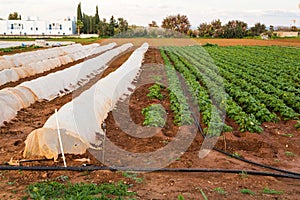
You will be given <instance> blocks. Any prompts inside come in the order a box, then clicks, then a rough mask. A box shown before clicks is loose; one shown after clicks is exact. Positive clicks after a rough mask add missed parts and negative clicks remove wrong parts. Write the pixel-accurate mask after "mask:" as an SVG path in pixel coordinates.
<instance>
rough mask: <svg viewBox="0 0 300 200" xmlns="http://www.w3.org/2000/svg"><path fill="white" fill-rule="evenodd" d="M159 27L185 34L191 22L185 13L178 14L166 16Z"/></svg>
mask: <svg viewBox="0 0 300 200" xmlns="http://www.w3.org/2000/svg"><path fill="white" fill-rule="evenodd" d="M161 27H162V28H166V29H171V30H174V31H178V32H180V33H185V34H187V32H188V30H189V29H190V27H191V24H190V22H189V19H188V17H187V16H186V15H180V14H178V15H171V16H168V17H166V18H165V19H164V20H163V21H162V25H161Z"/></svg>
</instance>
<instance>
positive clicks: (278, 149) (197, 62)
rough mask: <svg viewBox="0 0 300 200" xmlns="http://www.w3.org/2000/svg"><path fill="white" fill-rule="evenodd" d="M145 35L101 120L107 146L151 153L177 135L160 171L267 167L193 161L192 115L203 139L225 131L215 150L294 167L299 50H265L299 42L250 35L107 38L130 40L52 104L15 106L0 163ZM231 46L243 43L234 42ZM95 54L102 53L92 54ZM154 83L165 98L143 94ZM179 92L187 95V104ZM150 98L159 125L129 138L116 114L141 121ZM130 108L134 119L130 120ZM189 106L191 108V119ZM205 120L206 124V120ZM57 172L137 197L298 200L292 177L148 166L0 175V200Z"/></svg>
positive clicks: (17, 154) (298, 143) (214, 158)
mask: <svg viewBox="0 0 300 200" xmlns="http://www.w3.org/2000/svg"><path fill="white" fill-rule="evenodd" d="M145 41H146V42H148V43H149V45H150V48H149V49H148V50H147V52H146V53H145V55H144V61H143V65H142V67H141V69H142V70H141V74H140V77H139V78H138V79H137V80H136V81H134V83H133V84H134V85H135V86H136V90H135V91H134V92H133V93H132V94H131V96H130V98H127V99H126V100H125V101H123V102H118V104H117V106H116V109H115V110H114V111H112V112H109V113H108V117H107V119H106V120H105V122H106V126H107V127H106V135H107V138H108V139H109V140H110V141H111V142H112V143H113V144H115V145H116V146H118V147H120V148H122V149H124V150H126V151H128V152H133V153H149V152H154V151H158V150H159V149H162V148H164V147H165V146H167V145H168V144H172V142H173V141H174V142H179V143H178V144H179V145H180V144H181V143H180V139H182V140H183V139H184V138H185V137H191V138H192V140H191V142H190V145H189V146H188V148H187V149H186V151H184V152H182V154H180V156H178V157H176V158H175V159H174V160H172V162H170V163H168V165H166V166H163V167H167V168H191V169H192V168H208V169H237V170H243V171H246V170H254V171H268V172H274V171H271V170H270V169H264V168H261V167H258V166H255V165H250V164H248V163H245V162H242V161H240V160H236V159H234V158H232V157H229V156H226V155H224V154H221V153H219V152H217V151H215V150H212V151H210V152H209V153H208V155H207V156H205V157H204V158H199V156H198V153H199V150H200V148H201V144H202V143H203V141H204V139H203V136H202V135H201V132H200V131H199V130H197V126H196V125H195V124H194V121H193V116H196V118H197V119H198V121H199V122H200V125H201V127H202V128H203V129H204V131H203V133H204V135H205V136H206V137H210V136H218V134H219V133H218V130H221V129H222V130H223V133H222V134H221V136H219V137H216V138H217V141H216V145H215V147H216V148H218V149H221V150H223V151H226V152H228V153H231V154H234V155H237V156H238V157H242V158H245V159H249V160H251V161H255V162H258V163H261V164H265V165H270V166H273V167H277V168H280V169H285V170H290V171H294V172H297V173H300V171H299V167H300V157H299V156H300V131H299V130H297V129H296V127H295V126H296V125H297V123H298V122H297V119H299V114H300V101H299V100H300V97H299V96H300V64H299V63H300V62H299V61H300V58H299V53H300V50H299V49H297V48H289V47H280V46H269V45H281V44H283V43H284V44H286V46H293V45H295V46H297V45H298V40H290V42H283V40H278V41H277V40H274V41H272V43H271V41H270V43H268V44H267V43H265V41H262V40H257V41H259V42H258V43H259V44H257V43H256V40H255V42H253V41H252V40H227V42H225V40H224V41H223V40H221V39H220V40H219V39H218V40H206V39H197V40H190V39H163V40H158V39H137V40H135V39H113V40H105V42H104V44H107V43H111V42H116V43H117V45H118V47H119V46H120V45H122V44H125V43H129V42H132V43H133V44H134V46H133V47H131V48H129V49H128V50H126V51H124V52H123V53H121V54H119V55H118V56H115V57H114V59H112V60H111V61H110V62H108V63H107V68H106V69H105V70H104V71H103V72H102V73H101V74H98V75H95V76H94V77H93V78H91V79H90V80H89V81H88V82H87V83H86V84H85V85H83V86H81V87H79V88H77V89H76V90H74V91H72V92H70V93H68V94H65V95H63V96H59V97H56V98H54V99H51V100H49V101H36V102H34V103H33V104H32V105H30V106H29V107H27V108H23V109H22V110H20V111H19V112H18V113H17V115H16V117H15V118H14V119H13V120H11V121H10V122H7V123H5V124H4V126H2V127H1V128H0V132H1V135H0V136H1V137H0V144H1V147H0V163H1V164H4V163H7V162H8V161H10V159H11V158H13V160H21V159H23V156H22V155H23V151H24V148H25V144H24V141H25V140H26V137H27V136H28V135H29V134H30V133H31V132H32V131H34V130H35V129H38V128H41V127H43V126H44V124H45V122H46V121H47V120H48V118H49V117H50V116H51V115H52V114H53V113H54V110H55V109H60V108H61V107H62V106H64V105H65V104H67V103H68V102H70V101H72V98H73V97H74V96H79V95H80V94H82V93H83V92H84V91H86V90H88V89H89V88H91V87H92V86H93V85H94V84H96V83H97V82H98V81H99V80H101V79H103V78H105V77H107V76H109V75H110V74H111V73H113V72H114V71H116V70H117V69H118V68H119V67H120V66H121V65H122V64H123V63H124V62H125V61H126V60H127V59H128V58H129V57H130V56H131V55H132V54H133V52H134V50H136V49H137V48H138V47H139V46H140V45H141V44H142V43H143V42H145ZM216 41H217V42H216ZM249 41H251V42H249ZM292 41H293V42H292ZM252 42H253V43H252ZM267 42H269V41H267ZM276 42H278V43H276ZM196 43H201V44H205V43H212V44H213V43H217V44H219V45H220V46H229V47H216V46H206V47H201V46H199V45H197V46H194V45H195V44H196ZM237 44H239V45H246V46H245V47H242V46H235V45H237ZM299 44H300V43H299ZM192 45H193V46H192ZM248 45H250V46H248ZM260 45H263V46H260ZM284 46H285V45H284ZM101 54H103V53H99V54H98V55H97V56H101ZM92 58H94V57H93V56H89V57H87V58H85V59H79V60H77V61H75V62H72V63H68V64H66V65H62V66H60V67H59V68H57V69H56V71H59V70H64V69H68V68H70V67H72V66H73V65H75V64H78V63H81V62H84V61H87V60H89V59H92ZM56 71H50V72H56ZM176 71H177V72H176ZM50 72H47V73H46V74H44V73H41V74H38V75H35V76H34V78H33V77H27V78H25V79H21V80H19V81H18V82H16V83H9V84H7V85H4V86H3V87H1V89H5V88H7V87H15V86H17V85H18V84H21V83H22V82H25V81H30V80H34V79H36V78H40V77H43V76H46V75H48V74H49V73H50ZM178 74H181V76H178ZM155 82H157V83H159V84H158V85H163V86H159V90H157V91H156V92H158V93H161V95H162V98H160V97H159V98H151V97H149V95H148V94H149V92H150V90H151V88H153V85H154V83H155ZM10 84H11V85H10ZM156 85H157V84H156ZM186 96H188V97H189V98H188V99H186V100H185V98H184V97H186ZM176 97H177V98H176ZM178 97H180V98H178ZM152 104H161V105H162V106H163V108H164V109H165V111H166V113H167V114H166V118H165V121H164V123H163V124H164V125H163V127H162V128H158V129H155V131H156V133H155V134H154V135H153V136H152V137H149V138H136V137H133V136H132V135H128V134H127V133H128V132H127V131H126V130H127V129H126V130H124V129H122V128H120V121H117V118H115V113H118V116H119V117H121V119H123V121H122V127H127V128H128V130H135V129H134V128H135V126H132V124H135V125H137V126H139V127H143V123H144V120H145V116H144V115H143V114H142V112H143V109H144V108H146V107H148V106H149V105H152ZM191 104H192V105H193V106H194V107H193V109H192V110H190V109H189V105H191ZM127 105H129V114H130V117H131V119H127V118H128V115H127V114H128V113H127V111H126V109H128V108H127V107H126V106H127ZM178 105H182V106H178ZM218 108H220V109H221V110H222V109H224V111H226V117H225V118H224V121H225V124H226V126H225V127H221V128H220V126H219V125H220V124H221V122H222V119H219V118H218V117H214V116H219V115H220V116H221V115H222V113H218V111H217V110H218ZM1 109H2V108H1ZM193 112H195V113H196V114H194V115H192V113H193ZM212 113H213V114H212ZM211 121H213V123H210V122H211ZM210 127H211V128H210ZM144 128H145V126H144ZM149 129H150V128H149ZM191 129H193V130H192V131H191ZM143 130H144V129H142V130H140V129H136V130H135V131H136V134H143ZM151 130H152V129H151ZM178 133H180V134H178ZM177 134H178V135H179V136H178V135H177ZM107 153H110V152H109V149H107V150H106V154H107ZM111 154H113V152H111ZM77 158H89V159H90V160H91V161H90V162H89V163H87V162H83V163H87V164H91V165H97V166H102V165H103V164H102V163H101V162H100V161H98V160H96V159H95V157H94V156H93V155H92V154H91V153H86V154H83V155H80V156H79V155H67V163H68V165H69V166H82V164H83V163H82V162H76V161H75V159H77ZM110 159H111V160H112V161H113V162H116V164H115V165H116V166H122V164H124V163H122V162H123V159H124V158H118V157H117V156H116V157H110ZM125 160H126V159H125ZM112 161H111V162H112ZM129 164H132V163H129ZM138 164H139V163H138ZM22 165H23V166H63V161H62V159H61V157H59V159H58V161H57V162H53V160H51V161H43V162H30V163H22ZM150 167H151V165H150ZM59 177H68V178H69V180H70V182H72V183H75V182H88V183H105V182H109V183H117V182H119V181H122V182H123V183H125V184H128V185H131V187H130V190H131V191H134V192H136V195H135V196H134V197H133V198H136V199H178V196H180V195H181V196H183V197H184V198H185V199H203V195H202V194H201V191H200V190H202V191H203V192H204V193H205V195H206V196H207V198H208V199H224V198H228V199H241V198H243V199H274V198H275V199H298V198H299V196H300V190H299V185H300V181H299V179H287V178H278V177H272V176H254V175H249V174H246V173H237V174H225V173H199V172H147V173H134V174H133V175H132V174H131V175H128V174H126V173H122V172H113V171H109V170H105V171H91V172H72V171H39V172H38V171H24V170H22V171H20V170H19V171H0V179H1V182H0V187H1V189H0V199H7V198H10V199H21V197H23V196H26V195H27V194H26V192H25V189H26V186H27V185H29V184H30V183H32V182H37V181H43V180H58V181H61V182H63V180H61V179H60V178H59ZM265 188H270V189H274V190H276V191H282V192H279V193H280V194H270V193H268V192H266V191H265V192H264V189H265ZM243 189H249V190H251V191H253V192H254V193H255V194H253V195H249V194H242V192H241V190H243ZM281 193H282V194H281Z"/></svg>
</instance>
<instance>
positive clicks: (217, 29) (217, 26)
mask: <svg viewBox="0 0 300 200" xmlns="http://www.w3.org/2000/svg"><path fill="white" fill-rule="evenodd" d="M198 31H199V36H200V37H220V36H221V35H222V34H223V27H222V22H221V21H220V20H219V19H218V20H214V21H212V22H211V23H210V24H207V23H202V24H200V25H199V27H198Z"/></svg>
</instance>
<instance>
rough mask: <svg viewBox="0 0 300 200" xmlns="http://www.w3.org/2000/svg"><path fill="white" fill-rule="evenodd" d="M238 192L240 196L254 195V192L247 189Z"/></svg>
mask: <svg viewBox="0 0 300 200" xmlns="http://www.w3.org/2000/svg"><path fill="white" fill-rule="evenodd" d="M240 192H241V193H242V194H250V195H255V192H253V191H252V190H250V189H247V188H244V189H241V190H240Z"/></svg>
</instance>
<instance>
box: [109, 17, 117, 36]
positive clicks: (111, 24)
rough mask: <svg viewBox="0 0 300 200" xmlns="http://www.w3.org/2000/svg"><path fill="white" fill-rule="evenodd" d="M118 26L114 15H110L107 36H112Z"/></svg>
mask: <svg viewBox="0 0 300 200" xmlns="http://www.w3.org/2000/svg"><path fill="white" fill-rule="evenodd" d="M116 27H118V24H117V21H116V20H115V18H114V16H113V15H112V16H111V18H110V20H109V25H108V33H109V36H114V35H115V28H116Z"/></svg>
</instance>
